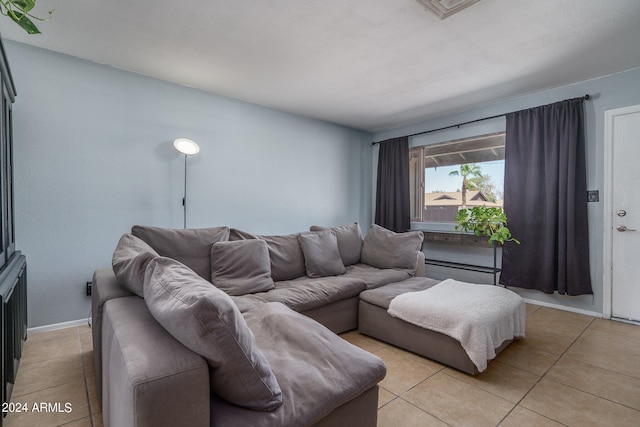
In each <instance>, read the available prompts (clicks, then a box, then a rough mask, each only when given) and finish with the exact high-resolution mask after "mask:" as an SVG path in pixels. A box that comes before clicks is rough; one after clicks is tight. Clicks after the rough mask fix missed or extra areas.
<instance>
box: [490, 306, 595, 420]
mask: <svg viewBox="0 0 640 427" xmlns="http://www.w3.org/2000/svg"><path fill="white" fill-rule="evenodd" d="M536 311H537V310H536ZM534 313H535V312H534ZM595 321H596V318H595V317H594V318H593V319H592V320H591V321H590V322H589V324H588V325H587V326H586V327H585V328H584V329H583V330H582V332H580V334H579V335H578V336H577V337H576V338H575V339H574V340H573V341H571V344H569V345H568V346H567V348H566V349H565V350H564V351H563V352H562V354H561V355H559V356H558V357H557V358H556V360H555V361H554V362H553V363H552V364H551V366H549V369H547V370H546V371H545V372H544V374H542V375H541V376H540V378H538V381H536V382H535V384H533V385H532V386H531V387H530V388H529V390H527V392H526V393H525V394H524V396H522V397H521V398H520V400H518V402H517V403H516V404H515V406H514V407H513V408H511V410H510V411H509V412H508V413H507V415H505V416H504V418H502V419H501V420H500V422H499V423H498V425H500V424H501V423H502V422H503V421H504V420H505V419H506V418H507V417H508V416H509V415H510V414H511V413H512V412H513V410H514V409H515V408H517V407H518V406H519V405H520V404H521V403H522V401H523V400H524V399H526V398H527V396H528V395H529V393H531V391H532V390H533V389H534V388H536V386H537V385H538V384H540V382H541V381H542V380H543V379H544V378H546V376H547V374H548V373H549V371H551V369H553V367H554V366H556V364H557V363H558V362H559V361H560V359H562V357H563V356H564V355H565V354H566V353H567V351H569V349H570V348H571V347H572V346H573V345H574V344H575V343H576V341H578V340H579V339H580V337H582V335H584V333H585V332H586V331H587V330H588V329H589V328H590V327H591V325H592V324H593V322H595ZM549 381H553V380H549ZM554 382H555V381H554ZM580 391H582V390H580ZM523 408H525V409H527V410H528V411H531V412H533V413H536V414H538V415H540V416H542V417H545V418H547V419H550V420H553V421H555V422H557V423H559V424H563V425H566V424H564V423H561V422H560V421H558V420H555V419H553V418H549V417H547V416H546V415H544V414H541V413H539V412H536V411H533V410H531V409H529V408H526V407H524V406H523Z"/></svg>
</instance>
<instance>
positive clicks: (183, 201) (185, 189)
mask: <svg viewBox="0 0 640 427" xmlns="http://www.w3.org/2000/svg"><path fill="white" fill-rule="evenodd" d="M182 209H183V211H184V216H183V219H184V221H183V222H184V229H186V228H187V155H186V154H185V155H184V196H182Z"/></svg>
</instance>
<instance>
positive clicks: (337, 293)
mask: <svg viewBox="0 0 640 427" xmlns="http://www.w3.org/2000/svg"><path fill="white" fill-rule="evenodd" d="M275 286H276V287H275V289H272V290H270V291H269V292H260V293H256V294H250V295H243V296H242V297H237V298H242V299H247V300H248V301H251V302H279V303H282V304H284V305H286V306H287V307H289V308H290V309H292V310H295V311H297V312H303V311H307V310H311V309H314V308H317V307H321V306H325V305H327V304H330V303H332V302H335V301H341V300H343V299H347V298H350V297H353V296H356V295H358V294H360V292H362V291H363V290H364V289H366V285H365V284H364V282H363V281H362V280H359V279H354V278H348V277H344V276H333V277H322V278H311V277H306V276H304V277H299V278H298V279H295V280H287V281H280V282H276V283H275Z"/></svg>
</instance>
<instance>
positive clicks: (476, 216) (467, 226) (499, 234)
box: [456, 206, 520, 245]
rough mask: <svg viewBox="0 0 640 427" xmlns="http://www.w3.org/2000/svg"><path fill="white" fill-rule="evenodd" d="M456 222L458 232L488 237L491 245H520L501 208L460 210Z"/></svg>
mask: <svg viewBox="0 0 640 427" xmlns="http://www.w3.org/2000/svg"><path fill="white" fill-rule="evenodd" d="M456 221H457V222H458V225H456V230H463V231H466V232H472V233H474V234H475V235H476V236H488V237H489V244H493V243H494V242H496V243H499V244H501V245H503V244H504V243H505V242H515V243H517V244H520V241H519V240H518V239H516V238H514V237H513V236H511V231H510V230H509V228H507V216H506V215H505V213H504V211H503V210H502V208H500V207H487V206H474V207H472V208H470V209H460V210H459V211H458V213H457V215H456Z"/></svg>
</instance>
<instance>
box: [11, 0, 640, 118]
mask: <svg viewBox="0 0 640 427" xmlns="http://www.w3.org/2000/svg"><path fill="white" fill-rule="evenodd" d="M51 8H55V13H54V15H53V18H52V19H51V20H50V21H48V22H44V23H38V26H39V28H40V30H41V31H42V33H43V34H41V35H37V36H29V35H27V34H26V33H24V32H23V31H22V30H21V29H20V28H19V27H18V26H16V25H14V24H13V23H11V22H10V21H9V20H8V19H7V18H4V17H2V18H1V20H0V28H1V30H2V35H3V37H4V38H6V39H11V40H16V41H19V42H22V43H27V44H31V45H34V46H39V47H43V48H45V49H50V50H53V51H57V52H62V53H66V54H69V55H73V56H77V57H80V58H85V59H88V60H90V61H94V62H98V63H103V64H108V65H111V66H113V67H116V68H121V69H124V70H130V71H133V72H136V73H140V74H144V75H148V76H152V77H157V78H160V79H164V80H168V81H172V82H176V83H179V84H183V85H186V86H192V87H197V88H201V89H204V90H207V91H210V92H215V93H218V94H222V95H227V96H230V97H233V98H238V99H242V100H246V101H250V102H253V103H256V104H260V105H265V106H272V107H275V108H278V109H280V110H284V111H289V112H293V113H298V114H302V115H305V116H309V117H313V118H318V119H323V120H327V121H330V122H335V123H339V124H344V125H347V126H351V127H354V128H357V129H363V130H367V131H377V130H382V129H388V128H392V127H397V126H400V125H404V124H409V123H414V122H419V121H422V120H426V119H430V118H434V117H440V116H443V115H447V114H451V113H453V112H458V111H462V110H465V109H469V108H473V107H478V106H482V105H486V104H490V103H493V102H497V101H500V100H503V99H506V98H511V97H515V96H520V95H524V94H528V93H532V92H536V91H539V90H543V89H547V88H552V87H557V86H562V85H565V84H569V83H573V82H577V81H583V80H588V79H590V78H594V77H598V76H603V75H607V74H611V73H616V72H619V71H623V70H628V69H632V68H636V67H640V1H638V0H604V1H603V0H535V1H532V0H481V1H479V2H478V3H476V4H473V5H472V6H470V7H468V8H467V9H464V10H462V11H461V12H459V13H457V14H455V15H453V16H451V17H449V18H446V19H444V20H440V19H439V18H438V17H436V16H435V15H433V14H432V13H431V12H428V11H426V10H425V8H424V6H423V5H421V4H420V2H419V1H417V0H316V1H311V0H180V1H169V0H136V1H125V0H110V1H105V0H38V5H37V7H36V9H35V10H36V12H37V13H38V14H40V15H42V16H46V14H47V13H46V12H47V10H49V9H51ZM639 84H640V82H639Z"/></svg>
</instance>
